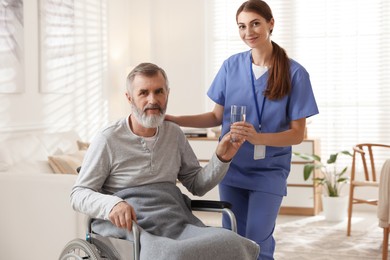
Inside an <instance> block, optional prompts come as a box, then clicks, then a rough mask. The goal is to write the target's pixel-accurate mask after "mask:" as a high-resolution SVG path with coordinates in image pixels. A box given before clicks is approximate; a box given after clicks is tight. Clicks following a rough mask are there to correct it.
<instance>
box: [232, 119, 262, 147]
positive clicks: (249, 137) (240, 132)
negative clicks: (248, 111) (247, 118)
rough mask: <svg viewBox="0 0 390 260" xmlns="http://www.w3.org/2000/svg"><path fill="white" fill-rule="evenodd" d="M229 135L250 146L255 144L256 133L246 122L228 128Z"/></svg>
mask: <svg viewBox="0 0 390 260" xmlns="http://www.w3.org/2000/svg"><path fill="white" fill-rule="evenodd" d="M230 132H231V135H232V136H233V137H234V138H236V137H238V138H241V139H244V140H246V141H248V142H250V143H251V144H256V138H257V135H258V133H257V132H256V129H255V128H254V126H253V125H252V124H250V123H248V122H243V121H240V122H236V123H234V124H232V125H231V126H230Z"/></svg>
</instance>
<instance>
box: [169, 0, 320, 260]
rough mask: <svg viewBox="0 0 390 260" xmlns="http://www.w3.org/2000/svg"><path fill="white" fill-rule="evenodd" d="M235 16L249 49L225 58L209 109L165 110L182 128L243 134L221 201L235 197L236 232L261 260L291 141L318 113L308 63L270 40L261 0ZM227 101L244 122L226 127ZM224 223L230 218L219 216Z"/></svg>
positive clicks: (269, 247)
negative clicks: (185, 112)
mask: <svg viewBox="0 0 390 260" xmlns="http://www.w3.org/2000/svg"><path fill="white" fill-rule="evenodd" d="M236 22H237V26H238V32H239V34H240V37H241V39H242V40H243V41H244V42H245V43H246V44H247V45H248V46H249V48H250V50H248V51H245V52H242V53H238V54H235V55H233V56H231V57H229V58H228V59H227V60H225V61H224V62H223V64H222V66H221V68H220V70H219V72H218V74H217V75H216V77H215V79H214V81H213V83H212V84H211V86H210V88H209V90H208V92H207V94H208V96H209V97H210V98H211V99H212V100H213V101H214V102H215V107H214V109H213V110H212V111H211V112H208V113H204V114H199V115H191V116H172V115H167V116H166V120H170V121H174V122H176V123H177V124H179V125H181V126H188V127H202V128H204V127H214V126H218V125H221V124H222V134H221V135H222V136H223V135H224V134H225V133H227V132H228V131H229V130H230V129H231V131H232V134H238V135H242V136H244V138H245V140H246V142H245V143H244V144H243V145H242V146H241V148H240V150H239V151H238V153H237V154H236V156H235V157H234V158H233V160H232V163H231V165H230V169H229V171H228V173H227V175H226V176H225V178H224V179H223V181H222V182H221V183H220V185H219V192H220V199H221V200H224V201H229V202H230V203H232V206H233V208H232V210H233V212H234V213H235V215H236V218H237V225H238V233H239V234H240V235H242V236H245V237H247V238H249V239H252V240H254V241H256V242H257V243H258V244H259V245H260V248H261V250H260V256H259V259H263V260H264V259H273V254H274V251H275V240H274V238H273V232H274V228H275V222H276V217H277V215H278V212H279V208H280V205H281V203H282V199H283V196H286V195H287V177H288V175H289V172H290V163H291V146H292V145H295V144H299V143H301V142H302V140H303V138H304V132H305V127H306V118H308V117H310V116H313V115H315V114H318V108H317V104H316V101H315V98H314V94H313V90H312V87H311V83H310V78H309V74H308V72H307V71H306V69H305V68H304V67H303V66H302V65H300V64H299V63H298V62H296V61H295V60H293V59H290V58H289V57H288V56H287V54H286V52H285V50H284V49H283V48H281V47H280V46H279V45H278V44H276V43H275V42H273V41H272V40H271V35H272V31H273V29H274V25H275V20H274V18H273V15H272V11H271V9H270V7H269V6H268V5H267V3H265V2H264V1H261V0H250V1H247V2H244V3H243V4H242V5H241V6H240V7H239V8H238V10H237V14H236ZM231 105H245V106H246V107H247V108H246V121H245V122H238V123H235V124H234V125H232V126H231V125H230V107H231ZM223 225H224V226H225V227H228V221H225V220H224V221H223Z"/></svg>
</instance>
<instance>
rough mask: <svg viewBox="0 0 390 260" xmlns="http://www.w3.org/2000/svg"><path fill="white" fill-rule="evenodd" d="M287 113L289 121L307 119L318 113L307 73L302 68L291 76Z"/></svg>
mask: <svg viewBox="0 0 390 260" xmlns="http://www.w3.org/2000/svg"><path fill="white" fill-rule="evenodd" d="M288 111H289V117H290V118H291V120H297V119H300V118H307V117H310V116H313V115H316V114H318V113H319V111H318V107H317V103H316V100H315V97H314V93H313V89H312V86H311V82H310V77H309V73H308V72H307V71H306V70H305V69H304V68H303V67H300V68H299V69H298V70H297V71H296V72H295V73H294V74H293V75H292V89H291V95H290V100H289V107H288Z"/></svg>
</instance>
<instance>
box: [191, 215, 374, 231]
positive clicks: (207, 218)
mask: <svg viewBox="0 0 390 260" xmlns="http://www.w3.org/2000/svg"><path fill="white" fill-rule="evenodd" d="M194 214H195V215H196V216H198V217H199V218H200V219H202V220H203V222H205V224H206V225H210V226H220V225H221V217H220V214H219V213H210V212H194ZM318 216H319V217H322V216H323V213H320V214H319V215H318ZM307 217H308V216H295V215H279V216H278V218H277V219H276V225H278V224H282V223H288V222H294V221H297V220H301V219H304V218H307ZM377 221H378V219H377V217H376V212H375V211H355V212H354V215H353V223H352V225H353V230H365V229H366V228H367V226H370V225H371V224H372V223H375V222H377ZM335 225H339V226H345V227H346V226H347V220H346V219H345V221H341V222H336V223H335Z"/></svg>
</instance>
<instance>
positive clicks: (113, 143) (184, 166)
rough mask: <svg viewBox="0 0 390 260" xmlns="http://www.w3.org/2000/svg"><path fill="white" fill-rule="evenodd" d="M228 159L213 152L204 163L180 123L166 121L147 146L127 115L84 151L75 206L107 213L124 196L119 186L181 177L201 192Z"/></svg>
mask: <svg viewBox="0 0 390 260" xmlns="http://www.w3.org/2000/svg"><path fill="white" fill-rule="evenodd" d="M228 167H229V163H223V162H221V161H220V160H219V159H218V157H217V156H216V155H215V153H214V155H213V157H212V158H211V160H210V162H209V164H208V165H206V166H205V167H204V168H202V167H201V166H200V165H199V162H198V160H197V158H196V156H195V154H194V152H193V150H192V148H191V146H190V145H189V143H188V141H187V138H186V137H185V135H184V134H183V132H182V131H181V129H180V128H179V127H178V126H177V125H176V124H174V123H171V122H166V121H165V122H164V123H163V125H162V126H160V127H159V128H158V132H157V136H156V141H155V143H154V145H153V148H152V149H151V150H149V148H148V146H147V145H146V142H145V139H144V138H143V137H140V136H137V135H135V134H134V133H133V132H132V131H131V129H130V127H129V125H128V118H123V119H121V120H119V121H118V122H116V123H115V124H113V125H111V126H109V127H107V128H106V129H104V130H103V131H102V132H101V133H99V134H98V135H97V136H96V137H95V138H94V140H93V141H92V142H91V145H90V146H89V148H88V151H87V153H86V155H85V158H84V161H83V163H82V167H81V171H80V173H79V175H78V178H77V180H76V183H75V185H74V186H73V188H72V192H71V204H72V207H73V208H74V209H75V210H77V211H79V212H82V213H84V214H87V215H89V216H90V217H93V218H100V219H108V214H109V213H110V211H111V209H112V208H113V207H114V206H115V205H116V204H117V203H119V202H120V201H122V199H121V198H119V197H116V196H114V195H112V194H113V193H116V192H118V191H120V190H124V189H126V188H129V187H135V186H139V185H144V184H150V183H160V182H170V183H176V180H179V181H180V182H181V183H182V184H183V185H184V186H185V187H186V188H187V189H188V190H189V191H190V192H191V193H192V194H194V195H199V196H202V195H204V194H205V193H206V192H208V191H209V190H211V189H212V188H213V187H215V186H216V185H217V184H218V183H219V182H220V181H221V180H222V178H223V177H224V176H225V174H226V171H227V169H228Z"/></svg>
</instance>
